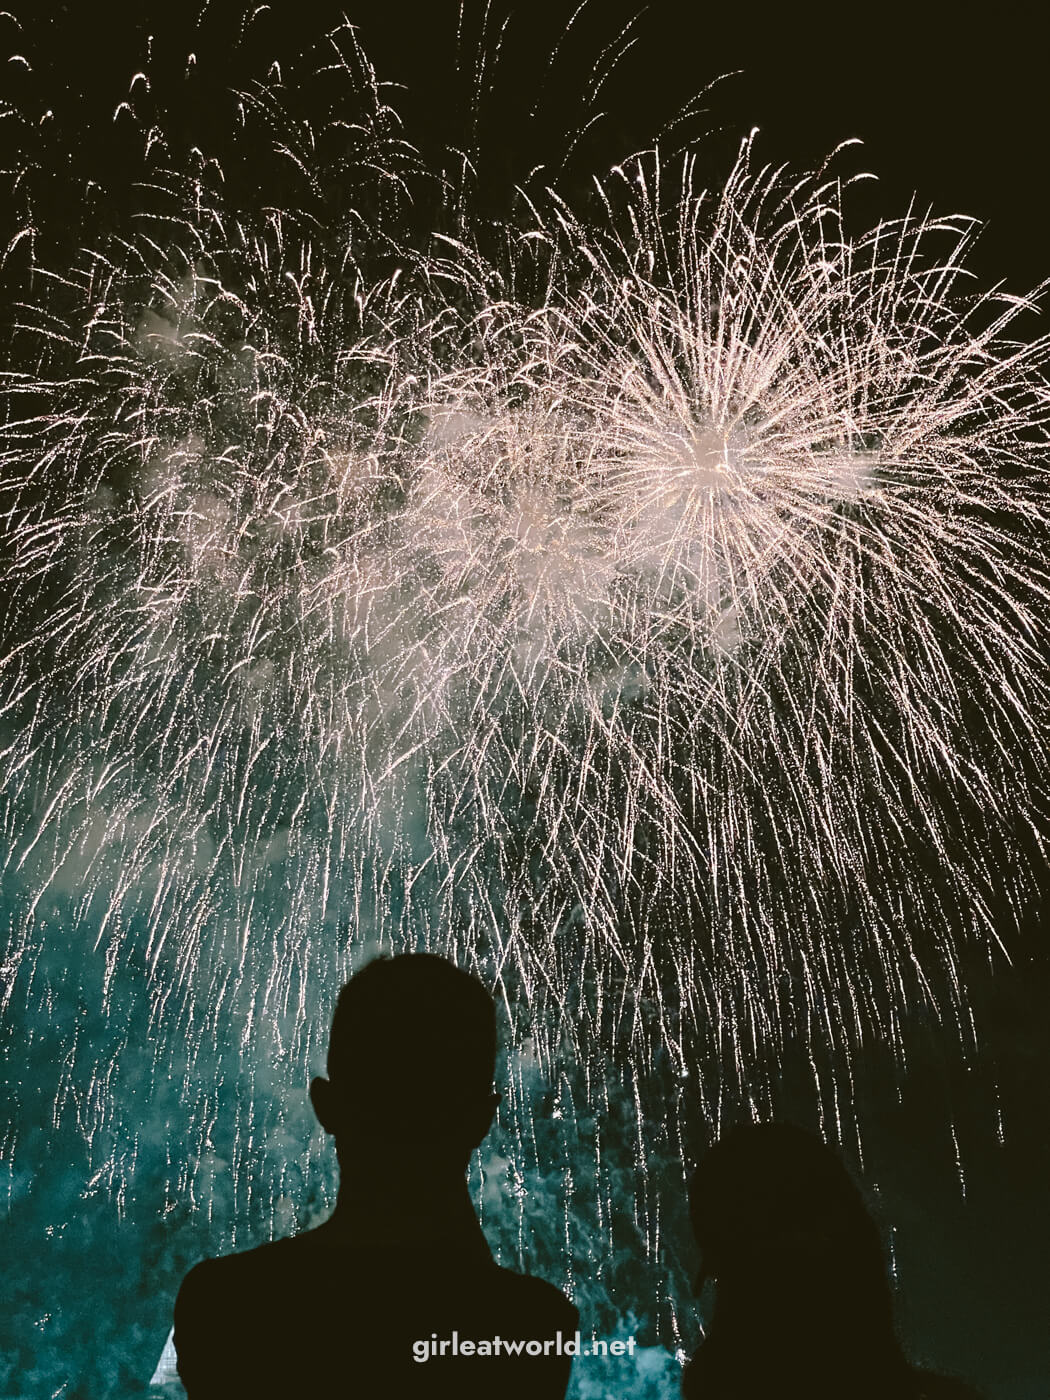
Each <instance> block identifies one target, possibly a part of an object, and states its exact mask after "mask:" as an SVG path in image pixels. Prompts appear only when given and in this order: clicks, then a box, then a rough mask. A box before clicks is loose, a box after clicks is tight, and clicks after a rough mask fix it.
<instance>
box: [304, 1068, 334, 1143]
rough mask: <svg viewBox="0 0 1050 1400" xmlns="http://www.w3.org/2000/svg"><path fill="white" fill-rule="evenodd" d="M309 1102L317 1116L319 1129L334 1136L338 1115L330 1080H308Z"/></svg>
mask: <svg viewBox="0 0 1050 1400" xmlns="http://www.w3.org/2000/svg"><path fill="white" fill-rule="evenodd" d="M310 1102H311V1103H312V1104H313V1106H314V1112H315V1113H316V1114H317V1121H318V1122H319V1123H320V1125H321V1127H322V1128H323V1129H324V1130H325V1132H326V1133H329V1134H333V1135H334V1134H335V1132H336V1130H337V1128H338V1126H339V1124H338V1117H339V1115H338V1112H337V1109H336V1102H335V1093H334V1091H333V1089H332V1084H331V1081H330V1080H328V1079H321V1078H320V1077H318V1078H317V1079H311V1080H310Z"/></svg>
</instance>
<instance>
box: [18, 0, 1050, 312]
mask: <svg viewBox="0 0 1050 1400" xmlns="http://www.w3.org/2000/svg"><path fill="white" fill-rule="evenodd" d="M508 3H509V0H498V3H496V4H494V6H493V8H492V14H491V16H490V18H489V29H488V32H489V34H490V43H489V45H488V48H489V49H490V50H493V49H495V47H496V43H495V39H496V36H497V35H498V31H499V18H500V17H501V16H502V15H503V14H504V13H505V12H506V8H507V5H508ZM9 4H10V9H11V10H12V11H13V12H14V13H15V14H16V15H18V16H19V17H20V18H21V20H22V24H23V32H22V34H21V35H19V34H18V32H17V31H16V30H15V29H14V26H13V25H12V23H11V22H10V21H9V20H6V19H0V50H2V51H3V52H5V53H12V52H15V53H16V52H25V53H28V54H29V56H30V58H31V61H32V63H33V65H34V69H35V72H34V73H33V75H32V78H31V79H30V78H28V77H27V75H26V74H25V73H24V72H23V71H22V69H21V66H20V65H17V64H16V65H15V66H14V67H12V65H10V64H8V65H7V74H6V79H7V83H8V84H9V85H10V84H14V87H13V88H11V89H10V90H11V91H12V92H13V93H15V94H16V95H17V92H18V91H20V90H21V88H20V85H24V84H25V83H26V82H27V81H32V82H33V83H34V84H35V85H36V87H37V91H38V93H39V94H40V96H41V97H42V99H43V100H44V101H46V102H48V103H50V104H51V105H55V104H58V103H61V102H63V101H64V102H65V103H66V104H67V106H68V107H69V109H70V115H72V114H73V113H75V120H76V121H77V122H78V123H79V122H81V120H83V124H84V125H85V126H86V125H87V124H88V120H89V116H90V114H91V113H94V116H95V119H96V120H97V124H98V131H99V133H100V137H99V139H100V140H101V141H102V142H103V144H105V143H106V142H111V141H112V122H111V114H112V112H113V110H114V108H115V106H116V104H117V102H119V101H120V100H121V98H122V97H123V96H124V95H125V94H126V85H127V80H128V77H129V76H130V74H131V73H133V72H134V71H135V69H136V67H138V66H140V65H141V64H142V61H143V58H144V53H145V48H146V39H147V35H151V34H152V35H153V36H154V45H153V48H154V58H155V63H154V71H155V72H156V73H157V75H158V87H160V86H165V76H166V80H167V81H166V97H167V100H168V101H169V103H170V105H171V107H172V109H173V111H174V112H176V113H178V114H179V115H180V117H181V118H184V119H189V120H191V121H192V120H194V119H195V120H196V121H197V122H198V123H201V122H203V123H205V124H206V123H207V120H208V111H209V108H208V104H207V102H206V101H202V100H201V93H202V90H203V88H207V86H208V85H209V84H210V85H211V86H212V87H218V86H221V85H223V84H225V83H228V82H230V81H237V80H238V79H239V78H240V77H241V76H242V75H243V72H244V68H245V65H246V63H247V62H250V61H251V59H252V58H254V59H255V60H257V59H258V56H259V54H261V53H262V52H263V51H265V50H272V51H273V52H277V53H288V52H291V51H294V50H295V49H296V48H297V47H300V46H302V45H304V44H306V43H308V42H309V40H310V38H311V37H312V36H313V35H315V34H317V33H320V32H323V30H324V28H325V26H326V25H329V24H331V23H333V22H334V21H336V20H337V19H338V17H339V15H340V14H341V13H343V12H345V13H346V14H347V15H348V16H349V18H350V19H351V20H352V21H353V22H354V23H355V24H358V25H359V26H360V31H361V36H362V40H363V43H364V46H365V48H366V50H367V51H368V52H369V54H370V55H371V56H372V58H373V61H374V62H375V64H376V66H377V68H378V70H379V73H380V76H381V77H387V78H389V79H391V80H397V81H401V82H404V83H406V84H407V86H408V92H407V94H405V95H404V96H402V97H401V98H399V99H398V101H399V105H402V106H403V107H404V108H405V109H406V111H407V113H408V114H409V118H410V122H409V128H410V132H411V133H412V134H414V135H415V136H416V137H417V138H419V137H420V136H422V135H423V134H425V136H426V137H427V138H429V139H431V140H440V139H443V138H445V139H447V138H452V139H455V138H457V137H462V135H463V132H462V126H461V125H459V126H457V117H456V115H455V114H456V113H457V112H459V111H462V109H463V107H464V105H465V104H464V102H463V96H464V93H465V90H466V89H467V88H468V87H469V83H468V82H466V81H465V80H463V79H460V78H457V74H456V68H457V30H458V29H459V4H458V3H457V2H456V0H428V3H426V4H422V3H414V4H404V3H398V0H391V3H386V4H383V3H375V0H369V3H367V4H364V3H359V0H347V3H346V4H345V5H340V4H337V3H330V2H329V0H299V3H295V2H294V0H275V3H274V4H273V5H272V6H271V7H269V10H268V11H267V12H266V13H263V14H261V15H259V17H258V18H257V20H256V22H255V26H254V29H253V31H252V33H253V36H254V38H253V39H252V40H249V41H248V42H245V41H243V40H238V39H237V35H238V30H239V28H240V26H239V23H238V20H237V18H236V15H237V14H238V12H239V11H240V10H241V8H242V6H241V4H240V3H238V0H210V3H204V0H194V2H193V3H172V2H171V0H168V3H158V0H144V3H142V4H139V5H135V6H134V7H131V6H126V5H124V4H121V3H115V0H97V3H93V4H91V5H87V4H82V3H79V0H76V2H75V3H74V2H73V0H70V3H66V4H56V3H54V0H9ZM575 8H576V6H575V4H570V3H567V2H566V0H533V2H532V3H531V4H530V3H525V4H522V5H520V6H518V7H516V8H515V10H514V14H513V18H512V21H511V24H510V27H509V29H508V32H507V36H506V40H505V42H504V43H503V45H502V54H501V58H500V64H501V67H500V70H499V73H498V75H497V77H498V81H497V82H496V83H495V84H494V95H493V97H492V98H490V99H489V100H488V103H487V106H486V108H485V111H484V117H483V126H484V130H483V132H482V137H483V140H486V141H487V142H488V145H489V150H490V153H491V154H492V155H493V157H494V158H495V153H496V152H499V153H500V155H501V157H502V158H503V159H504V160H505V161H506V162H507V164H508V166H509V165H510V164H512V163H514V162H515V161H518V160H524V159H527V158H528V157H529V156H530V155H531V154H532V148H531V147H532V144H534V143H535V142H536V140H537V133H536V127H535V125H533V126H531V127H530V125H529V123H528V122H526V121H525V120H524V119H523V115H524V113H525V111H526V110H527V108H528V107H530V106H532V105H533V103H534V102H535V101H536V99H537V98H539V107H540V111H541V116H540V121H539V127H540V128H541V129H542V128H543V127H544V125H545V126H546V135H547V137H549V138H550V140H551V141H555V140H556V139H557V134H558V128H559V127H562V128H563V127H564V126H565V125H566V124H567V123H568V122H571V120H572V115H573V112H574V111H576V110H577V109H576V107H575V106H574V104H575V102H576V98H577V97H578V93H579V90H580V83H581V75H586V74H588V72H589V71H590V70H591V68H592V66H593V61H594V58H595V56H596V55H598V54H600V52H601V50H602V48H603V47H604V46H605V44H607V43H608V42H609V41H610V40H611V39H613V38H615V36H616V34H617V32H618V31H619V29H620V28H621V26H622V25H623V24H626V23H627V22H628V21H629V20H630V19H631V17H632V16H635V15H637V16H638V19H637V23H636V25H635V29H634V33H635V35H636V37H637V42H636V44H635V46H634V48H633V49H631V50H630V51H629V52H628V53H627V54H626V55H625V57H624V58H623V60H622V61H621V63H620V64H619V65H618V68H617V69H616V71H614V73H613V75H612V77H611V78H610V80H609V82H608V83H607V84H606V86H605V88H604V90H603V93H602V102H603V104H604V105H605V107H606V109H607V111H608V113H609V121H608V122H607V123H606V126H605V127H604V128H603V131H604V133H605V135H604V136H601V137H597V138H596V141H595V144H594V146H593V147H592V150H593V152H594V154H595V156H596V157H597V163H600V158H601V156H602V155H604V154H605V151H606V150H609V151H613V150H615V148H616V140H617V138H622V140H623V141H625V142H630V141H636V142H644V141H645V140H646V139H647V137H648V136H649V134H650V133H651V131H652V129H653V126H654V125H656V124H658V123H659V121H660V120H661V119H663V118H666V117H667V116H668V115H669V114H670V113H671V112H672V111H673V110H674V109H675V108H676V106H677V105H679V104H681V103H682V102H685V101H686V100H688V99H689V98H690V96H692V95H693V94H694V93H696V92H698V91H700V90H702V89H703V88H704V87H705V86H707V85H708V84H709V83H710V82H711V81H712V80H714V79H715V78H717V77H719V75H721V74H729V73H735V74H736V76H734V77H732V78H730V79H729V80H728V81H726V82H724V83H722V84H721V85H720V86H719V87H718V89H717V90H716V92H714V93H713V94H712V95H711V97H710V99H709V100H708V102H707V104H706V105H707V108H708V111H709V113H710V115H709V117H708V118H707V119H706V121H705V122H704V123H702V124H700V125H706V126H708V127H710V128H712V129H717V128H722V130H723V132H724V135H723V137H722V141H723V144H725V143H728V144H730V145H735V143H736V141H737V140H738V139H739V136H740V134H742V133H744V132H746V131H747V130H748V129H749V128H750V127H751V126H753V125H757V126H759V127H761V129H762V133H763V134H762V139H761V144H760V146H759V154H760V156H763V157H767V158H769V159H771V160H775V161H777V162H780V161H783V160H789V161H793V162H812V161H817V160H819V159H820V158H821V157H822V156H823V155H824V154H826V153H827V152H828V151H829V150H830V149H831V148H832V147H833V146H835V145H836V144H837V143H838V142H840V141H843V140H845V139H848V138H852V137H860V138H861V139H862V140H863V141H864V143H865V149H864V150H863V151H862V152H859V153H855V154H853V155H852V156H850V157H848V159H847V165H846V167H844V168H849V169H854V170H856V169H868V170H872V171H874V172H875V173H877V175H878V176H879V180H880V185H879V187H878V188H876V187H874V186H873V187H871V188H869V189H866V190H865V191H864V192H863V196H862V197H859V203H858V204H857V208H856V215H857V217H858V218H865V217H871V216H872V215H892V214H895V213H900V212H903V209H904V208H905V207H906V204H907V201H908V199H909V197H910V195H911V194H912V193H913V192H915V193H917V195H918V201H919V204H920V205H921V206H922V207H923V208H925V207H926V206H928V205H930V204H932V205H933V206H934V207H935V208H937V209H938V210H939V211H941V212H948V213H954V212H965V213H969V214H973V215H976V216H977V217H979V218H981V219H983V220H987V221H988V225H989V226H988V229H987V231H986V233H985V235H984V237H983V238H982V240H981V243H980V245H979V247H978V249H977V251H976V254H975V266H976V268H977V269H978V271H980V273H981V274H982V277H984V278H985V279H990V280H998V279H999V278H1000V277H1005V278H1006V279H1007V281H1008V282H1009V284H1010V286H1011V288H1012V289H1013V290H1025V289H1028V288H1029V287H1031V286H1032V285H1033V284H1034V283H1036V282H1037V281H1038V280H1040V279H1041V278H1042V277H1043V276H1046V275H1047V274H1048V273H1050V256H1048V255H1047V251H1046V250H1047V246H1048V244H1047V239H1046V234H1045V229H1046V222H1045V215H1046V198H1045V148H1046V138H1047V132H1048V121H1047V116H1046V110H1047V109H1046V86H1045V54H1044V46H1043V44H1042V43H1041V42H1040V39H1039V35H1038V33H1037V32H1036V29H1035V24H1036V21H1035V18H1034V15H1035V11H1034V10H1028V11H1023V10H1022V9H1021V7H1014V6H1004V7H986V8H985V9H984V11H983V18H982V19H981V20H980V22H975V21H974V20H972V19H970V18H966V17H965V16H966V15H967V13H968V12H967V11H966V10H964V7H962V6H952V7H949V6H940V5H936V6H930V5H920V4H913V5H910V6H902V5H899V4H894V5H885V4H884V5H880V6H875V5H870V6H869V5H863V6H861V5H856V4H855V5H852V6H851V5H849V4H846V3H843V4H840V5H837V6H834V7H832V6H828V5H826V4H819V5H812V4H810V5H805V6H802V5H788V4H784V5H780V6H776V7H771V6H756V5H754V4H744V3H734V2H733V0H728V3H727V0H721V3H719V4H705V3H702V0H695V3H688V2H687V0H653V3H652V4H650V5H649V6H648V7H647V8H646V9H645V10H641V8H640V7H639V6H637V5H635V4H634V3H633V0H592V3H591V4H590V5H589V6H587V7H585V9H584V11H583V13H582V14H581V15H580V16H579V18H578V20H577V22H576V25H575V28H574V31H573V36H572V37H570V39H568V40H567V41H566V42H565V43H564V44H563V45H562V47H561V54H560V58H559V59H558V60H557V61H556V62H554V63H553V64H552V63H551V62H550V60H549V54H550V52H551V49H552V48H553V47H554V46H555V44H556V41H557V39H558V36H559V34H560V33H561V32H562V31H563V30H564V29H565V26H566V24H567V23H568V20H569V18H570V17H571V16H572V14H573V11H574V9H575ZM264 9H265V7H264ZM131 11H133V14H134V18H129V17H128V13H129V12H131ZM485 11H486V7H485V5H484V4H483V3H481V0H467V3H466V9H465V20H464V24H463V36H464V37H463V39H461V40H460V41H459V44H458V53H459V55H460V57H462V55H464V54H469V53H470V52H471V51H472V46H476V41H477V38H478V36H479V35H480V33H481V32H482V29H483V27H484V23H485V20H484V16H485ZM201 12H203V15H204V18H203V21H202V27H198V21H197V16H198V14H199V13H201ZM202 30H203V32H202ZM238 48H239V52H238ZM189 50H194V51H196V52H197V57H198V64H197V81H198V86H197V87H196V88H195V89H194V90H193V93H192V95H190V94H189V92H188V90H187V89H186V87H185V84H184V83H183V82H182V79H181V75H182V73H183V72H184V70H185V54H186V52H187V51H189ZM460 66H463V65H462V64H460ZM468 66H469V64H468ZM180 89H181V91H180ZM417 118H418V119H421V120H417ZM697 129H699V126H698V128H697ZM603 140H606V141H608V142H609V143H610V144H609V145H608V146H607V147H606V148H605V149H603V147H602V141H603ZM539 144H540V146H542V145H543V131H542V130H541V132H540V139H539ZM115 149H116V148H115V147H114V150H115ZM710 149H711V151H712V167H711V169H712V177H714V176H715V174H716V173H717V167H718V160H717V159H716V158H715V156H714V153H715V151H716V150H717V149H718V147H717V144H716V143H714V142H712V143H710Z"/></svg>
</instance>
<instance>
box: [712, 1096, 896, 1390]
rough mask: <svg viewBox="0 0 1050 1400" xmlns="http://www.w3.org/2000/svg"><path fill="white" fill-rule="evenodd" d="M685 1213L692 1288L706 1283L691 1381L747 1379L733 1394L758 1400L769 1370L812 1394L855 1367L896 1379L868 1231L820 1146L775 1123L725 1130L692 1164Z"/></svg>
mask: <svg viewBox="0 0 1050 1400" xmlns="http://www.w3.org/2000/svg"><path fill="white" fill-rule="evenodd" d="M689 1213H690V1217H691V1219H692V1224H693V1232H694V1234H695V1236H696V1241H697V1244H698V1245H699V1247H700V1250H701V1254H702V1266H701V1273H700V1277H699V1279H698V1281H697V1283H698V1290H699V1286H700V1285H701V1284H702V1283H703V1282H704V1281H705V1280H707V1279H711V1280H713V1281H714V1282H715V1307H714V1314H713V1316H712V1318H711V1319H710V1324H709V1326H708V1328H707V1334H708V1336H707V1342H706V1343H705V1345H704V1346H702V1347H701V1348H700V1351H699V1352H698V1354H697V1359H696V1363H694V1364H695V1365H696V1368H697V1372H698V1373H699V1372H704V1373H706V1372H717V1375H718V1377H720V1378H722V1379H724V1378H725V1377H726V1376H728V1375H732V1376H734V1378H735V1380H736V1381H737V1382H738V1383H739V1382H741V1381H743V1380H744V1379H745V1378H751V1379H750V1380H748V1383H747V1384H746V1385H745V1384H740V1385H739V1393H740V1394H751V1393H755V1394H758V1393H759V1392H760V1390H761V1383H764V1378H765V1373H764V1371H763V1367H764V1366H766V1365H771V1364H772V1365H775V1366H776V1368H778V1369H779V1373H780V1376H781V1380H784V1379H785V1378H786V1377H787V1376H792V1377H793V1378H794V1381H795V1382H796V1383H802V1378H803V1377H804V1378H805V1383H806V1384H808V1385H809V1387H810V1393H811V1394H813V1395H818V1394H819V1395H822V1396H823V1395H824V1394H830V1393H834V1383H838V1384H843V1383H845V1381H844V1377H846V1376H849V1375H851V1373H852V1372H853V1371H854V1368H859V1369H860V1370H861V1371H863V1372H864V1374H865V1375H866V1376H867V1377H868V1378H869V1379H871V1381H872V1383H873V1384H874V1383H875V1380H876V1377H881V1378H883V1380H884V1379H885V1378H887V1377H891V1376H895V1375H897V1374H898V1372H899V1370H900V1368H901V1366H902V1365H903V1360H902V1357H901V1354H900V1351H899V1349H898V1347H897V1343H896V1339H895V1336H894V1332H893V1316H892V1297H891V1294H890V1289H889V1283H888V1280H887V1277H886V1271H885V1266H884V1263H883V1259H882V1250H881V1245H880V1241H879V1233H878V1229H877V1227H876V1225H875V1222H874V1221H873V1220H872V1218H871V1216H870V1215H869V1213H868V1211H867V1209H866V1207H865V1204H864V1200H863V1198H862V1196H861V1194H860V1191H859V1190H858V1189H857V1187H856V1186H855V1184H854V1183H853V1181H852V1179H851V1178H850V1176H849V1173H848V1172H847V1171H846V1169H845V1167H844V1166H843V1164H842V1163H841V1162H840V1161H839V1159H838V1157H837V1156H836V1155H835V1153H834V1152H832V1151H831V1150H830V1149H829V1148H828V1147H826V1146H825V1144H824V1143H823V1142H822V1141H821V1140H820V1138H818V1137H816V1136H815V1135H813V1134H811V1133H808V1132H805V1131H804V1130H803V1129H801V1128H796V1127H793V1126H791V1125H789V1124H781V1123H771V1124H763V1125H757V1126H756V1125H748V1126H746V1127H741V1128H737V1129H734V1130H733V1131H732V1132H730V1133H728V1134H727V1135H726V1136H725V1137H724V1138H723V1139H722V1140H721V1141H720V1142H719V1143H718V1144H717V1145H716V1146H715V1147H714V1148H712V1150H711V1151H710V1152H709V1153H708V1155H707V1156H706V1157H705V1158H704V1160H703V1161H702V1162H701V1163H700V1166H699V1167H698V1168H697V1171H696V1173H695V1175H694V1177H693V1181H692V1185H691V1188H690V1192H689ZM764 1356H765V1357H768V1358H769V1361H768V1362H767V1361H764V1360H763V1357H764ZM865 1368H866V1369H865ZM705 1378H706V1379H707V1380H708V1381H710V1379H713V1376H712V1377H705ZM833 1378H837V1380H835V1381H834V1383H833ZM849 1383H850V1384H853V1385H854V1391H843V1392H842V1393H844V1394H845V1393H851V1394H852V1393H856V1394H858V1395H859V1394H867V1393H868V1390H867V1389H866V1388H865V1387H866V1384H867V1381H865V1382H863V1383H860V1382H857V1381H856V1379H855V1378H851V1379H850V1382H849ZM879 1383H882V1380H880V1381H879ZM748 1385H752V1387H753V1388H752V1389H749V1388H748ZM826 1385H827V1386H830V1388H828V1389H826V1388H824V1387H825V1386H826ZM710 1389H711V1394H712V1395H714V1394H717V1393H719V1392H718V1387H717V1385H712V1386H711V1387H710ZM687 1393H690V1392H689V1391H688V1390H687ZM696 1393H698V1394H699V1393H702V1392H700V1391H697V1392H696ZM792 1393H793V1392H792ZM887 1393H889V1392H887Z"/></svg>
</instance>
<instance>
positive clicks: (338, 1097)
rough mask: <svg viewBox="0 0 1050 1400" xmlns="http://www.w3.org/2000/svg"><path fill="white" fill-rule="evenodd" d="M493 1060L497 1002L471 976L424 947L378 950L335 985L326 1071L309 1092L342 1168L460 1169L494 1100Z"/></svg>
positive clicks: (486, 1124) (487, 1121) (485, 1123)
mask: <svg viewBox="0 0 1050 1400" xmlns="http://www.w3.org/2000/svg"><path fill="white" fill-rule="evenodd" d="M495 1064H496V1008H495V1005H494V1003H493V1000H492V997H491V996H490V995H489V993H488V992H487V991H486V990H485V988H484V987H483V986H482V984H481V983H480V982H479V981H478V979H477V978H476V977H472V976H471V975H470V974H469V973H466V972H463V971H462V970H461V969H459V968H457V967H455V966H453V964H452V963H450V962H446V961H445V959H444V958H439V957H435V956H434V955H433V954H430V953H408V954H404V955H403V956H400V957H396V958H377V959H375V961H373V962H370V963H369V964H368V965H367V966H366V967H364V968H362V969H361V971H360V972H357V973H355V975H354V976H353V977H352V978H351V979H350V981H349V982H348V983H347V984H346V986H345V987H344V988H343V990H342V991H341V992H340V994H339V1000H338V1002H337V1004H336V1009H335V1017H334V1019H333V1021H332V1034H331V1038H330V1040H329V1045H328V1079H315V1080H314V1081H313V1083H312V1084H311V1086H310V1096H311V1098H312V1100H313V1104H314V1109H315V1110H316V1112H317V1116H318V1118H319V1119H320V1121H321V1125H322V1127H324V1129H325V1131H326V1132H329V1133H332V1134H334V1135H335V1139H336V1147H337V1150H338V1152H339V1160H340V1162H341V1163H342V1164H343V1166H344V1167H346V1166H348V1165H349V1166H351V1167H362V1166H366V1165H368V1164H369V1163H371V1162H376V1163H377V1164H378V1163H379V1162H385V1163H386V1167H387V1168H388V1169H392V1170H395V1171H396V1170H397V1169H398V1167H399V1166H401V1165H403V1166H405V1167H409V1166H410V1164H411V1163H413V1162H419V1161H423V1162H425V1163H426V1164H427V1166H428V1168H433V1167H434V1166H447V1167H454V1168H455V1169H456V1170H460V1171H461V1170H464V1169H465V1168H466V1165H467V1162H468V1161H469V1158H470V1154H471V1152H472V1151H473V1150H474V1148H476V1147H477V1146H478V1144H479V1143H480V1142H481V1141H482V1139H483V1138H484V1136H485V1134H486V1133H487V1132H488V1130H489V1127H490V1125H491V1123H492V1117H493V1114H494V1113H495V1110H496V1105H497V1104H498V1102H499V1096H498V1095H496V1094H494V1093H493V1089H492V1080H493V1076H494V1073H495Z"/></svg>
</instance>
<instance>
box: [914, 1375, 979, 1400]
mask: <svg viewBox="0 0 1050 1400" xmlns="http://www.w3.org/2000/svg"><path fill="white" fill-rule="evenodd" d="M913 1375H914V1378H915V1384H916V1392H915V1393H916V1400H981V1396H980V1394H979V1393H978V1392H977V1391H976V1390H974V1388H973V1387H972V1386H969V1385H967V1384H966V1382H965V1381H960V1380H957V1379H956V1378H955V1377H954V1376H937V1375H934V1373H933V1372H932V1371H920V1370H916V1371H914V1372H913Z"/></svg>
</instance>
